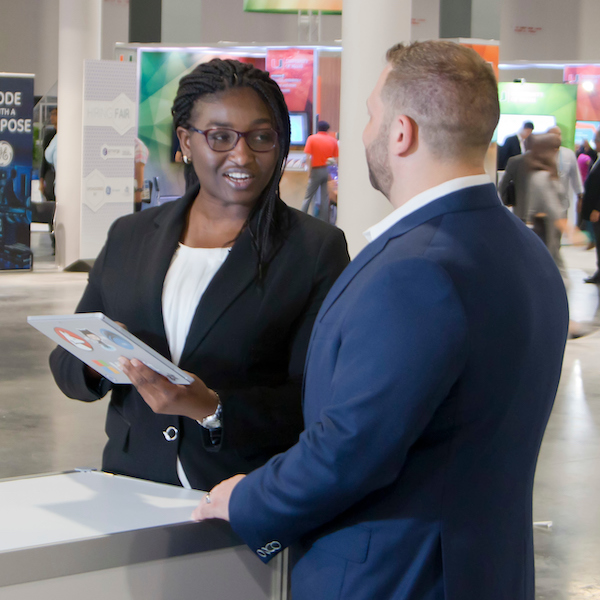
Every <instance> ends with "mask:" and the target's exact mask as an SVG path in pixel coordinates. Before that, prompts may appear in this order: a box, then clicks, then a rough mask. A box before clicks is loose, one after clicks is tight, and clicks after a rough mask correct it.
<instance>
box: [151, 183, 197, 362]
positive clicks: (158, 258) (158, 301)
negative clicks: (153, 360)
mask: <svg viewBox="0 0 600 600" xmlns="http://www.w3.org/2000/svg"><path fill="white" fill-rule="evenodd" d="M197 194H198V190H197V189H191V190H189V191H188V192H186V194H185V195H184V196H183V197H182V198H180V199H179V200H175V201H174V202H172V203H171V204H170V205H169V207H168V208H169V210H168V211H165V212H163V213H160V214H159V215H158V216H157V217H156V218H155V219H154V230H152V231H151V232H150V233H149V235H148V236H147V238H146V246H145V255H146V260H145V261H144V263H145V264H146V265H148V267H149V268H148V279H147V281H148V287H147V289H146V297H147V298H148V299H149V313H148V319H149V322H154V321H155V320H156V315H160V318H159V319H158V321H159V322H158V323H157V326H158V328H159V335H160V338H159V340H157V343H159V344H160V346H161V347H155V349H156V350H157V351H158V352H160V353H161V354H163V355H164V356H166V357H168V358H171V352H170V350H169V344H168V342H167V334H166V332H165V324H164V319H163V312H162V291H163V284H164V281H165V277H166V275H167V271H168V270H169V267H170V266H171V260H172V259H173V255H174V254H175V251H176V250H177V248H178V246H179V241H180V239H181V234H182V232H183V229H184V227H185V222H186V218H187V213H188V210H189V207H190V205H191V203H192V202H193V201H194V199H195V198H196V196H197Z"/></svg>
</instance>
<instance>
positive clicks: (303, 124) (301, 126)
mask: <svg viewBox="0 0 600 600" xmlns="http://www.w3.org/2000/svg"><path fill="white" fill-rule="evenodd" d="M290 127H291V130H292V133H291V138H290V144H291V145H292V146H303V145H304V144H305V143H306V138H307V137H308V115H307V114H306V113H305V112H291V113H290Z"/></svg>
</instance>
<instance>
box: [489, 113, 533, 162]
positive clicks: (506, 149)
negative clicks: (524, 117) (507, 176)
mask: <svg viewBox="0 0 600 600" xmlns="http://www.w3.org/2000/svg"><path fill="white" fill-rule="evenodd" d="M532 131H533V123H532V122H531V121H525V123H523V126H522V127H521V129H519V131H517V133H516V134H515V135H510V136H508V137H507V138H506V139H505V140H504V145H503V146H500V148H498V171H504V169H506V164H507V163H508V159H509V158H511V157H512V156H518V155H519V154H525V140H526V139H527V138H528V137H529V136H530V135H531V133H532Z"/></svg>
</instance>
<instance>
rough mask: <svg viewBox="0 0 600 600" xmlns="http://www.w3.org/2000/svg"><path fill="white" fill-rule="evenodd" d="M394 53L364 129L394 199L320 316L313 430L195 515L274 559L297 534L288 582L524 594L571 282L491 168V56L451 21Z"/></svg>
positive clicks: (420, 593)
mask: <svg viewBox="0 0 600 600" xmlns="http://www.w3.org/2000/svg"><path fill="white" fill-rule="evenodd" d="M387 58H388V63H389V64H388V66H387V67H386V68H385V70H384V71H383V73H382V75H381V77H380V79H379V81H378V83H377V86H376V87H375V90H374V91H373V93H372V94H371V96H370V98H369V100H368V108H369V113H370V121H369V123H368V125H367V127H366V129H365V131H364V134H363V140H364V143H365V146H366V148H367V161H368V164H369V170H370V175H371V181H372V183H373V185H374V186H375V187H376V188H377V189H379V190H381V191H382V192H383V193H384V194H385V196H386V197H387V198H388V199H389V200H390V202H391V204H392V206H393V207H394V208H395V211H394V212H393V213H392V214H391V215H389V216H388V217H387V218H386V219H384V220H383V221H382V222H381V223H379V224H378V225H376V226H375V227H372V228H371V229H370V230H369V232H368V237H369V239H371V240H372V241H371V243H370V244H369V245H368V246H367V247H366V248H365V249H364V250H363V251H362V252H361V253H360V254H359V256H358V257H357V258H356V259H355V260H354V261H353V262H352V263H351V264H350V265H349V266H348V267H347V268H346V270H345V271H344V272H343V273H342V275H341V276H340V278H339V279H338V281H337V282H336V283H335V284H334V285H333V287H332V289H331V291H330V293H329V295H328V296H327V298H326V299H325V301H324V303H323V305H322V307H321V310H320V312H319V315H318V316H317V319H316V321H315V327H314V329H313V333H312V338H311V343H310V347H309V351H308V356H307V365H306V370H305V390H304V419H305V425H306V430H305V431H304V433H303V434H302V435H301V436H300V440H299V442H298V444H296V446H294V447H293V448H291V449H290V450H289V451H288V452H286V453H285V454H281V455H279V456H276V457H275V458H273V459H272V460H271V461H270V462H269V463H267V465H266V466H265V467H263V468H261V469H258V470H256V471H254V472H252V473H250V474H249V475H248V476H246V477H245V478H244V477H242V476H237V477H234V478H232V479H229V480H227V481H225V482H223V483H222V484H220V485H219V486H217V487H215V488H214V489H213V490H212V491H211V492H210V494H209V495H208V496H207V497H206V498H205V500H204V501H203V502H201V503H200V505H199V506H198V508H197V509H196V510H195V511H194V518H196V519H203V518H210V517H217V518H223V519H229V520H230V521H231V525H232V527H233V529H234V530H235V531H236V532H237V533H238V534H239V535H240V536H241V537H242V539H244V540H245V541H246V543H247V544H248V545H249V546H250V547H251V548H253V549H254V550H255V552H256V553H257V555H258V556H259V557H261V559H262V560H264V561H265V562H266V561H268V560H269V558H271V557H272V556H273V555H275V554H276V553H277V552H278V551H279V550H280V549H281V548H284V547H286V546H288V545H293V556H292V562H293V565H294V566H293V572H292V595H293V598H294V600H308V599H310V600H321V599H322V600H329V599H330V598H342V599H344V600H348V599H352V600H367V599H368V600H373V599H380V598H381V599H384V598H385V599H388V598H394V600H467V599H468V600H471V599H477V600H506V599H508V598H510V600H533V598H534V567H533V547H532V546H533V534H532V515H531V496H532V486H533V475H534V471H535V463H536V458H537V454H538V450H539V446H540V443H541V439H542V435H543V432H544V428H545V426H546V422H547V419H548V416H549V414H550V409H551V407H552V403H553V400H554V395H555V393H556V388H557V385H558V380H559V376H560V369H561V363H562V355H563V351H564V345H565V339H566V334H567V321H568V316H567V303H566V294H565V289H564V286H563V283H562V280H561V277H560V274H559V273H558V270H557V269H556V267H555V265H554V263H553V261H552V259H551V257H550V256H549V254H548V252H547V250H546V249H545V247H544V246H543V244H542V243H541V242H540V240H539V239H538V238H537V236H535V234H533V233H532V232H531V231H530V230H529V229H528V228H527V227H526V226H525V225H524V224H523V223H522V222H521V221H520V220H519V219H518V218H517V217H515V216H514V215H512V214H511V213H510V211H507V210H506V209H505V208H504V207H503V206H502V204H501V203H500V201H499V199H498V196H497V193H496V189H495V186H494V185H493V184H492V183H490V181H489V178H488V177H487V176H486V175H485V171H484V158H485V154H486V151H487V148H488V145H489V143H490V140H491V138H492V133H493V131H494V128H495V126H496V123H497V121H498V114H499V107H498V96H497V88H496V80H495V77H494V74H493V71H492V69H491V68H490V66H489V65H488V64H487V63H486V62H485V61H484V60H483V59H482V58H481V57H479V56H478V55H477V54H476V53H475V52H473V51H472V50H470V49H468V48H465V47H463V46H460V45H458V44H454V43H452V42H447V41H429V42H422V43H414V44H411V45H410V46H407V47H405V46H402V45H398V46H395V47H393V48H391V49H390V50H389V51H388V56H387ZM524 307H525V308H526V309H525V310H524Z"/></svg>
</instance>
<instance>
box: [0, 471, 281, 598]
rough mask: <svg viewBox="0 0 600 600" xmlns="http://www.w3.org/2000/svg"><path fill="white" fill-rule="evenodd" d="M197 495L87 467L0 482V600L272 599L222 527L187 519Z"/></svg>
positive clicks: (271, 586) (266, 577)
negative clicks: (83, 470)
mask: <svg viewBox="0 0 600 600" xmlns="http://www.w3.org/2000/svg"><path fill="white" fill-rule="evenodd" d="M203 496H204V493H203V492H199V491H197V490H185V489H183V488H180V487H176V486H169V485H162V484H157V483H153V482H148V481H142V480H139V479H132V478H128V477H121V476H114V475H110V474H107V473H102V472H96V471H85V472H73V473H63V474H56V475H44V476H38V477H28V478H18V479H9V480H3V481H0V598H1V599H2V600H25V599H30V598H39V597H44V598H59V597H60V598H61V600H68V599H70V598H82V597H85V598H86V600H94V599H96V598H98V599H100V598H108V597H110V598H111V600H117V599H121V598H123V599H128V600H129V599H135V600H138V599H139V600H141V599H142V598H143V599H144V600H152V599H154V598H156V599H157V600H158V599H159V598H160V599H171V598H173V599H176V600H180V599H186V598H190V599H191V598H194V599H197V598H203V597H206V598H210V600H231V599H233V598H243V599H244V600H253V599H256V600H265V599H277V600H279V599H280V598H282V597H283V596H285V594H284V593H283V592H282V589H283V588H284V587H285V581H284V579H285V578H284V577H283V571H282V565H283V563H284V561H285V558H282V559H281V560H278V561H272V562H273V563H274V564H269V565H268V566H266V565H264V564H263V563H262V562H261V561H260V560H259V559H258V558H257V557H256V556H254V554H253V553H252V552H251V551H250V550H249V549H248V548H247V547H246V546H244V545H243V544H242V542H241V540H240V539H239V538H238V537H237V536H236V535H235V534H234V533H233V531H232V530H231V528H230V527H229V525H228V524H227V523H225V522H223V521H216V520H215V521H207V522H204V523H193V522H192V521H190V515H191V512H192V510H193V509H194V507H195V506H196V505H197V504H198V502H199V501H200V500H201V499H202V498H203Z"/></svg>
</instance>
